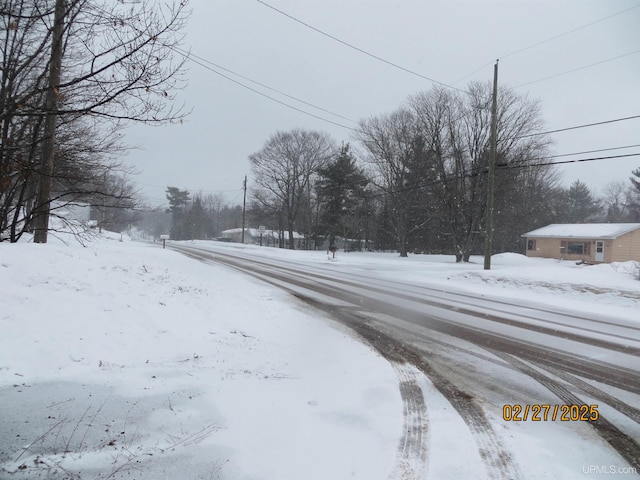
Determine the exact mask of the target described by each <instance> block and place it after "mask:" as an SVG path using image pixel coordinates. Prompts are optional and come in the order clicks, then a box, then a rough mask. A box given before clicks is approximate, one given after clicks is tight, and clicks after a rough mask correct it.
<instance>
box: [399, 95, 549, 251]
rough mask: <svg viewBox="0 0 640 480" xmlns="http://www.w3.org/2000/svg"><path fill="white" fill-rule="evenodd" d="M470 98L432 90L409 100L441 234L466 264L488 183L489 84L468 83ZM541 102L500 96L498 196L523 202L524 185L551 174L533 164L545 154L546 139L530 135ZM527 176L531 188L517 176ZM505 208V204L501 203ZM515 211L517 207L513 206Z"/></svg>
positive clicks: (536, 126) (537, 125) (481, 219)
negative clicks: (428, 163)
mask: <svg viewBox="0 0 640 480" xmlns="http://www.w3.org/2000/svg"><path fill="white" fill-rule="evenodd" d="M467 90H468V93H466V94H459V93H452V92H450V91H447V90H444V89H443V88H434V89H433V90H431V91H430V92H426V93H423V94H419V95H416V96H414V97H412V98H411V99H410V104H411V105H412V108H413V109H414V112H415V115H416V117H417V119H418V125H419V128H420V132H421V134H422V136H423V138H424V139H425V142H426V143H427V145H428V150H429V152H430V154H431V159H432V161H433V164H434V171H435V172H436V180H437V182H436V183H435V184H434V188H435V195H434V197H433V198H434V200H436V201H437V202H438V204H439V210H440V214H441V226H442V229H443V234H444V235H446V236H447V237H448V238H450V240H451V243H452V244H453V248H454V252H455V255H456V259H457V260H458V261H468V260H469V256H470V255H471V252H472V250H473V249H474V247H475V246H476V245H477V244H478V240H479V236H480V234H481V232H482V228H483V224H484V220H485V213H486V180H487V175H486V173H487V166H488V154H489V134H490V123H491V122H490V111H489V108H488V106H489V103H490V99H491V85H490V84H488V83H487V84H481V83H472V84H470V85H469V87H468V89H467ZM541 126H542V120H541V116H540V107H539V103H538V102H535V101H532V100H530V99H529V98H527V97H526V96H522V95H518V94H516V93H515V92H514V91H513V90H510V89H508V88H504V87H503V88H501V90H500V93H499V95H498V129H497V133H498V137H497V159H498V167H499V168H498V174H497V178H496V181H497V182H498V183H499V185H500V188H499V189H497V191H498V192H499V194H498V196H502V197H503V198H506V197H508V195H509V194H512V197H511V201H513V202H516V203H517V202H518V200H517V199H516V198H515V197H514V194H515V192H519V198H524V197H526V189H524V188H523V187H524V186H526V185H530V186H534V185H537V184H536V183H535V182H533V183H532V180H533V179H534V178H535V179H537V180H539V181H542V180H543V179H544V178H545V177H544V174H545V172H546V173H548V172H549V171H550V170H549V169H548V168H545V167H541V166H540V165H537V164H539V163H542V162H540V161H538V160H536V159H537V158H540V157H543V156H544V154H545V152H546V151H547V145H548V143H549V141H548V139H547V138H546V137H545V136H543V135H533V136H531V135H529V134H530V133H534V132H535V131H537V130H540V129H541ZM528 168H537V169H539V170H538V173H539V175H538V176H536V175H534V174H532V173H531V172H530V171H529V173H528V175H529V178H528V180H529V183H528V184H527V183H523V182H524V179H525V178H524V176H522V175H520V173H522V172H523V169H528ZM502 205H503V206H504V205H505V203H504V202H503V203H502ZM516 208H517V207H516Z"/></svg>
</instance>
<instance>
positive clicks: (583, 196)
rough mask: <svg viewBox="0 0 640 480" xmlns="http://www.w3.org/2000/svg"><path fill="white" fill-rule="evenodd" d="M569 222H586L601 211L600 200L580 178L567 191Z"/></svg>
mask: <svg viewBox="0 0 640 480" xmlns="http://www.w3.org/2000/svg"><path fill="white" fill-rule="evenodd" d="M566 197H567V219H566V221H567V222H568V223H582V222H586V221H588V220H589V219H590V217H593V216H594V215H596V214H597V213H598V212H600V210H601V207H600V202H599V201H598V200H596V199H595V198H594V197H593V195H592V194H591V190H589V187H587V185H586V184H584V183H582V182H581V181H580V180H576V181H575V182H573V183H572V184H571V186H570V187H569V190H567V193H566Z"/></svg>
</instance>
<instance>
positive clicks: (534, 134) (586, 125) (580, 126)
mask: <svg viewBox="0 0 640 480" xmlns="http://www.w3.org/2000/svg"><path fill="white" fill-rule="evenodd" d="M635 118H640V115H634V116H631V117H624V118H614V119H613V120H605V121H603V122H595V123H586V124H584V125H575V126H573V127H566V128H558V129H556V130H548V131H546V132H537V133H529V134H527V135H521V136H519V137H517V138H527V137H535V136H537V135H546V134H548V133H558V132H566V131H567V130H577V129H579V128H586V127H594V126H596V125H605V124H607V123H615V122H623V121H625V120H633V119H635Z"/></svg>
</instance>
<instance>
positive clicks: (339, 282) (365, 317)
mask: <svg viewBox="0 0 640 480" xmlns="http://www.w3.org/2000/svg"><path fill="white" fill-rule="evenodd" d="M172 248H175V249H177V250H178V251H182V252H184V253H187V254H189V255H191V256H194V257H196V258H200V259H202V260H204V261H209V262H211V261H214V262H218V263H222V264H225V265H229V266H232V267H233V268H236V269H239V270H242V271H245V272H248V273H250V274H252V275H254V276H256V277H258V278H261V279H263V280H265V281H267V282H269V283H272V284H274V285H278V286H280V287H281V288H285V289H286V290H288V291H290V292H291V293H293V294H294V295H296V296H297V297H299V298H303V299H308V300H309V302H310V303H311V304H312V305H313V306H314V307H316V308H319V309H322V310H324V311H327V312H330V313H331V314H332V315H333V317H334V318H337V319H339V320H341V321H343V322H344V323H345V324H347V325H349V326H351V327H352V328H354V330H356V331H357V332H359V333H360V334H361V335H362V336H364V337H365V338H366V339H367V340H369V342H371V343H372V344H374V345H375V346H376V347H377V348H378V349H379V351H380V352H381V353H382V354H383V355H385V357H387V358H389V360H390V361H392V362H395V363H396V364H398V363H402V362H407V363H410V364H412V365H414V366H415V367H417V368H418V369H419V370H420V371H422V373H423V374H425V376H426V380H427V381H428V382H430V384H431V385H432V386H433V387H434V388H435V390H436V391H437V392H438V393H439V394H441V395H442V396H443V397H444V399H445V400H446V401H447V402H449V403H450V404H451V405H452V406H453V408H454V410H455V411H456V413H457V414H458V416H459V417H460V419H461V420H462V422H463V423H464V424H465V426H466V429H467V431H468V433H469V434H470V435H471V437H472V438H473V442H474V444H475V455H470V452H469V449H468V445H466V443H465V442H461V443H459V444H457V446H456V447H454V449H455V450H457V451H458V454H459V455H466V456H467V458H472V457H475V460H476V462H477V464H478V466H479V467H480V468H482V469H484V470H485V474H486V476H487V478H516V477H519V476H521V475H522V471H523V467H524V470H527V469H529V468H535V466H534V465H529V466H528V467H527V464H528V463H529V462H530V460H531V459H532V458H533V457H537V455H535V456H533V455H532V452H531V450H530V446H529V444H528V441H527V440H528V439H529V438H530V436H531V429H532V428H533V429H537V430H538V435H536V436H535V437H536V438H544V439H545V440H544V444H545V448H544V450H546V451H547V453H548V454H551V453H552V452H557V451H564V452H566V453H565V454H564V455H563V457H562V458H560V459H558V464H563V463H564V462H565V460H566V461H567V462H566V464H567V465H570V464H571V463H572V462H574V461H575V459H574V458H572V457H571V452H572V451H573V452H575V451H589V452H593V448H594V447H596V448H597V449H598V450H599V452H600V453H599V454H598V455H597V456H596V455H594V454H593V453H590V454H589V461H591V462H593V464H597V465H601V464H602V465H604V464H607V465H609V463H606V461H607V458H608V457H609V455H611V453H612V452H611V451H610V450H609V449H612V450H614V451H615V453H614V456H616V455H619V457H620V458H618V460H617V461H618V462H619V463H620V464H621V465H627V466H629V467H631V468H635V469H640V446H639V445H638V441H637V439H639V438H640V409H639V408H638V407H639V405H640V403H639V402H638V398H639V395H640V370H639V369H638V367H639V365H640V324H639V323H638V321H637V319H634V318H631V317H627V316H625V315H619V314H616V313H618V312H615V311H614V310H615V309H611V312H603V311H595V312H587V311H576V310H575V309H572V308H571V307H572V305H567V306H564V307H562V306H553V305H549V304H548V303H547V302H545V299H544V298H526V299H522V298H521V299H515V298H510V299H505V298H496V297H495V296H493V295H488V294H487V293H486V292H485V293H474V292H473V289H468V288H467V289H460V288H455V287H451V286H446V285H443V284H442V283H440V284H435V285H434V284H431V285H430V284H429V282H424V281H423V282H422V284H416V283H415V282H406V281H403V279H402V278H401V276H400V278H398V277H395V278H389V275H381V274H380V272H379V271H375V270H374V269H373V268H371V266H369V268H368V269H367V270H366V271H362V270H360V269H358V268H354V266H353V265H349V264H341V263H340V262H327V261H326V259H324V260H322V261H321V262H317V261H315V262H314V261H309V260H308V259H305V258H295V257H294V258H291V257H286V256H284V257H274V255H273V252H271V251H266V252H265V250H255V249H238V248H234V247H228V246H218V247H212V246H210V245H208V246H202V245H200V246H193V245H191V246H186V245H174V246H173V247H172ZM265 253H266V254H265ZM316 260H318V255H317V256H316ZM612 312H613V313H612ZM381 339H384V341H383V340H381ZM401 384H402V383H401ZM419 395H420V394H415V392H414V395H413V397H412V396H411V395H406V394H403V398H404V400H405V410H409V411H410V410H411V408H410V406H411V405H415V398H416V397H418V396H419ZM423 404H424V410H425V411H424V412H422V413H421V414H419V415H417V417H416V415H413V417H414V418H413V420H411V421H410V425H409V426H408V428H407V429H406V430H407V431H411V430H412V429H416V428H417V425H416V418H417V419H418V420H417V422H418V423H420V422H422V423H423V424H425V423H426V419H427V418H428V415H427V414H426V409H428V405H429V404H430V402H426V403H423ZM520 410H521V411H520ZM519 418H520V419H522V420H518V419H519ZM411 422H413V423H411ZM424 427H425V428H426V425H424ZM514 439H515V441H514ZM432 440H433V439H432ZM440 440H441V439H438V440H436V441H435V442H425V440H424V435H422V434H420V435H418V436H415V435H414V436H413V437H412V436H409V437H408V438H407V439H406V441H407V442H412V441H413V442H419V443H420V446H421V447H420V448H422V449H423V450H424V452H423V453H418V451H419V449H418V450H416V451H415V454H414V456H413V457H414V458H413V459H412V460H411V462H413V463H414V464H416V463H420V462H423V463H424V465H423V466H422V467H418V466H414V467H413V469H412V471H413V472H418V471H421V469H424V468H427V464H428V462H429V458H430V453H431V446H432V444H434V443H438V442H439V441H440ZM603 443H607V444H608V447H609V448H601V447H602V444H603ZM547 449H548V450H547ZM536 453H544V452H540V447H538V449H537V450H536ZM601 455H604V456H601ZM598 459H600V460H598ZM406 460H407V459H406V458H402V457H399V461H406ZM610 460H611V459H610ZM584 461H586V459H585V460H584ZM611 461H613V460H611ZM556 468H557V467H556Z"/></svg>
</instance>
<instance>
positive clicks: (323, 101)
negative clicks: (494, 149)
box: [126, 0, 640, 205]
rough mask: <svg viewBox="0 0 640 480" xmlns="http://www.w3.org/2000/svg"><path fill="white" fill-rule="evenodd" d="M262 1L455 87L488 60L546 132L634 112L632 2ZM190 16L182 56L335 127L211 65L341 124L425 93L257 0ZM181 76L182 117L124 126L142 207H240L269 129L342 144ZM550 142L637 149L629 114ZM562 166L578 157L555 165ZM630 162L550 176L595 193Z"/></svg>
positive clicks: (292, 118)
mask: <svg viewBox="0 0 640 480" xmlns="http://www.w3.org/2000/svg"><path fill="white" fill-rule="evenodd" d="M264 1H265V3H267V4H268V5H271V6H272V7H275V8H277V9H279V10H281V11H283V12H285V13H287V14H288V15H291V16H292V17H295V18H297V19H299V20H300V21H303V22H305V23H307V24H309V25H312V26H313V27H315V28H317V29H319V30H322V31H324V32H326V33H328V34H330V35H332V36H335V37H337V38H339V39H341V40H343V41H345V42H347V43H350V44H352V45H354V46H356V47H358V48H360V49H362V50H365V51H367V52H369V53H371V54H374V55H376V56H378V57H381V58H384V59H386V60H388V61H390V62H393V63H395V64H397V65H400V66H402V67H404V68H406V69H408V70H412V71H414V72H417V73H419V74H421V75H422V76H424V77H429V78H431V79H434V80H437V81H438V82H443V83H445V84H448V85H453V86H455V87H457V88H464V87H465V85H466V84H467V82H469V81H472V80H482V81H489V80H491V78H492V75H493V63H494V62H495V60H496V59H500V62H499V84H500V85H507V86H510V87H515V88H516V89H517V91H518V92H520V93H523V94H528V95H530V96H531V97H532V98H535V99H539V100H540V101H541V102H542V112H543V117H544V119H545V122H546V127H547V129H548V130H555V129H560V128H566V127H571V126H575V125H582V124H587V123H594V122H600V121H605V120H610V119H617V118H623V117H630V116H635V115H640V1H639V0H606V1H605V0H597V1H593V0H579V1H570V0H549V1H544V0H536V1H534V0H503V1H484V0H475V1H474V0H469V1H450V0H447V1H444V0H441V1H426V0H397V1H393V0H304V1H301V0H264ZM190 7H191V9H192V11H193V14H192V17H191V19H190V21H189V24H188V27H187V31H186V33H187V36H186V40H185V43H184V47H185V48H187V49H191V51H192V53H194V54H195V55H197V56H199V57H202V58H203V59H206V60H207V61H210V62H213V63H215V64H217V65H219V66H221V67H224V68H226V69H229V70H232V71H233V72H236V73H239V74H241V75H243V76H245V77H249V78H251V79H252V80H255V81H257V82H260V83H263V84H265V85H268V86H269V87H271V88H274V89H277V90H280V91H282V92H284V93H286V94H288V95H291V96H294V97H297V98H299V99H301V100H304V101H305V102H308V103H311V104H313V105H315V106H318V107H321V108H323V109H325V110H329V111H331V112H333V113H336V114H339V115H341V116H342V117H345V118H346V119H345V118H340V117H337V116H334V115H332V114H330V113H327V112H324V111H321V110H318V109H315V108H313V107H311V106H309V105H305V104H303V103H300V102H297V101H295V100H292V99H290V98H287V97H284V96H282V95H280V94H278V93H275V92H273V91H269V90H266V89H264V88H262V87H259V86H257V85H256V84H252V83H250V82H249V81H247V80H243V79H241V78H238V77H234V76H233V75H232V74H230V73H228V72H224V71H222V70H220V69H218V70H219V71H221V72H222V73H224V74H225V75H228V76H230V77H232V78H234V79H236V80H238V81H240V82H242V83H244V84H246V85H247V86H250V87H251V88H254V89H256V90H260V91H261V92H264V93H265V94H267V95H270V96H272V97H274V98H276V99H278V100H280V101H282V102H285V103H288V104H290V105H292V106H294V107H296V108H299V109H301V110H305V111H307V112H309V113H311V114H313V115H316V116H319V117H322V118H325V119H327V120H331V121H333V122H336V123H339V124H342V125H345V126H348V127H352V128H353V127H355V126H356V123H355V122H357V121H358V120H360V119H362V118H367V117H370V116H374V115H379V114H383V113H387V112H390V111H392V110H394V109H396V108H398V107H400V106H401V105H402V104H403V102H404V101H405V100H406V99H407V97H408V96H409V95H413V94H415V93H417V92H419V91H422V90H429V89H430V88H431V87H432V86H433V84H432V83H431V82H429V81H428V80H425V79H424V78H421V77H419V76H417V75H413V74H410V73H407V72H405V71H402V70H400V69H398V68H394V67H392V66H390V65H388V64H385V63H383V62H381V61H379V60H376V59H374V58H371V57H370V56H367V55H365V54H363V53H360V52H358V51H355V50H353V49H351V48H349V47H347V46H345V45H342V44H340V43H338V42H336V41H335V40H332V39H330V38H327V37H326V36H323V35H321V34H320V33H318V32H316V31H314V30H312V29H310V28H308V27H306V26H304V25H302V24H300V23H298V22H296V21H295V20H292V19H291V18H288V17H286V16H284V15H283V14H281V13H279V12H277V11H275V10H273V9H271V8H269V7H268V6H265V5H264V4H262V3H261V2H260V1H258V0H190ZM624 10H626V11H624ZM623 11H624V12H623ZM619 12H623V13H619ZM618 13H619V14H618ZM616 14H617V15H616ZM607 17H609V18H607ZM579 27H584V28H579ZM574 30H575V31H574ZM554 37H557V38H554ZM552 38H553V39H552ZM549 39H552V40H549ZM546 40H549V41H547V42H544V41H546ZM540 42H544V43H540ZM527 47H531V48H527ZM632 52H633V53H632ZM616 57H620V58H617V59H615V58H616ZM606 60H610V61H606ZM603 61H606V62H604V63H600V62H603ZM589 65H590V66H589ZM585 66H589V67H588V68H581V67H585ZM576 69H579V70H576ZM571 70H575V71H573V72H570V73H566V72H569V71H571ZM552 76H553V78H547V77H552ZM187 78H188V81H189V84H188V86H187V87H186V89H185V90H184V91H182V92H179V94H178V97H179V99H180V100H181V101H184V102H186V104H187V106H188V108H192V109H193V112H192V114H191V115H190V116H189V117H188V119H187V121H186V122H185V123H184V124H183V125H172V126H166V127H147V126H135V127H130V128H129V129H128V130H127V135H126V141H127V142H128V143H130V144H136V145H140V146H141V147H142V149H141V150H135V151H132V152H131V153H130V154H129V156H128V157H127V159H126V160H127V162H128V163H130V164H131V165H133V166H134V167H136V168H137V169H138V170H139V171H140V172H141V173H140V174H139V175H138V176H136V177H135V181H136V182H137V183H139V184H140V185H141V187H142V188H143V192H144V193H145V194H146V195H147V197H148V200H149V202H150V203H151V204H153V205H159V204H163V203H165V204H166V199H165V194H164V190H165V189H166V186H167V185H171V186H176V187H179V188H183V189H188V190H190V191H191V192H197V191H203V192H205V193H224V195H225V198H226V199H227V200H228V201H230V202H235V203H240V202H241V201H242V181H243V178H244V175H248V176H249V187H251V171H250V165H249V161H248V156H249V155H250V154H252V153H254V152H256V151H258V150H260V148H261V147H262V146H263V145H264V143H265V141H266V140H267V139H268V138H269V137H270V136H271V135H272V134H274V133H275V132H276V131H287V130H291V129H294V128H304V129H309V130H321V131H325V132H328V133H329V134H331V136H332V137H333V138H334V139H335V140H336V141H337V142H338V143H340V142H342V141H352V142H354V140H353V137H352V132H351V131H350V130H349V129H347V128H344V127H341V126H338V125H334V124H331V123H328V122H325V121H323V120H320V119H318V118H314V117H312V116H309V115H305V114H304V113H301V112H299V111H296V110H293V109H291V108H287V107H285V106H283V105H281V104H278V103H276V102H274V101H272V100H269V99H267V98H264V97H262V96H259V95H258V94H256V93H254V92H252V91H250V90H248V89H246V88H243V87H242V86H239V85H237V84H235V83H233V82H231V81H229V80H227V79H225V78H223V77H221V76H219V75H217V74H216V73H213V72H212V71H210V70H207V69H205V68H203V67H202V66H200V65H197V64H194V63H191V64H189V66H188V72H187ZM347 119H348V120H347ZM552 138H553V140H554V146H553V153H555V154H567V153H575V152H581V151H588V150H597V149H605V148H613V147H621V146H627V145H635V144H640V119H634V120H628V121H624V122H617V123H611V124H608V125H604V126H597V127H591V128H582V129H578V130H573V131H569V132H562V133H556V134H553V135H552ZM629 153H640V147H636V148H630V149H624V150H614V151H609V152H603V153H596V154H587V155H583V156H582V157H593V156H605V155H619V154H629ZM573 158H580V157H562V158H559V159H558V160H568V159H573ZM637 167H640V156H636V157H630V158H626V159H611V160H603V161H596V162H588V163H578V164H570V165H568V166H565V167H562V168H561V171H562V174H563V183H565V184H567V185H568V184H570V183H571V182H573V181H574V180H576V179H580V180H581V181H584V182H585V183H587V184H588V185H589V186H590V187H591V188H592V190H594V191H596V192H599V191H600V190H601V189H602V187H603V186H604V185H606V184H607V183H609V182H612V181H625V182H628V177H629V176H630V174H631V171H632V170H633V169H634V168H637Z"/></svg>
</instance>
